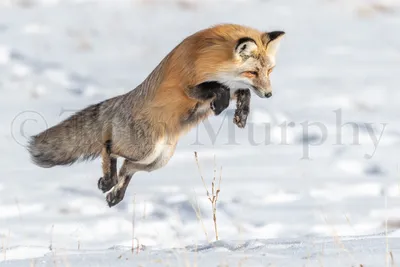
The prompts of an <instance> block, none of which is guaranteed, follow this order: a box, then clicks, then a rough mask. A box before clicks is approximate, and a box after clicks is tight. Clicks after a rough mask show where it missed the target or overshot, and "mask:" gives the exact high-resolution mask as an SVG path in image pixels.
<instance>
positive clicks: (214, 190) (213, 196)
mask: <svg viewBox="0 0 400 267" xmlns="http://www.w3.org/2000/svg"><path fill="white" fill-rule="evenodd" d="M194 157H195V159H196V163H197V168H198V169H199V173H200V178H201V180H202V182H203V186H204V189H205V190H206V193H207V198H208V200H209V201H210V202H211V207H212V212H213V221H214V230H215V239H216V240H218V239H219V236H218V224H217V202H218V196H219V193H220V192H221V179H222V168H221V173H220V176H219V181H218V188H215V182H216V179H217V168H216V160H215V156H214V177H213V180H212V183H211V193H212V194H211V195H210V192H209V191H208V189H207V186H206V182H205V180H204V176H203V174H202V173H201V168H200V164H199V157H198V155H197V152H194Z"/></svg>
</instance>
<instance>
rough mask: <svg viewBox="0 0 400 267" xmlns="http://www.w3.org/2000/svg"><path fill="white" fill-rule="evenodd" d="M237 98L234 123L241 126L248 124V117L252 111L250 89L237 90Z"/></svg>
mask: <svg viewBox="0 0 400 267" xmlns="http://www.w3.org/2000/svg"><path fill="white" fill-rule="evenodd" d="M235 96H236V99H237V102H236V110H235V115H234V116H233V123H235V124H236V125H237V126H238V127H239V128H244V127H245V126H246V122H247V117H248V115H249V111H250V97H251V94H250V91H249V90H248V89H241V90H237V91H236V92H235Z"/></svg>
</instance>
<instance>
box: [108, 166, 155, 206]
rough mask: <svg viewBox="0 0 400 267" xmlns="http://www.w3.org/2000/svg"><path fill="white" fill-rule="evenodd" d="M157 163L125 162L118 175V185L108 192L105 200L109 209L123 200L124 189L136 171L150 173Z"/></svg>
mask: <svg viewBox="0 0 400 267" xmlns="http://www.w3.org/2000/svg"><path fill="white" fill-rule="evenodd" d="M157 163H158V162H157V161H155V162H153V163H151V164H149V165H144V164H139V163H135V162H132V161H129V160H127V159H126V160H125V161H124V164H123V165H122V166H121V168H120V170H119V174H118V183H117V184H116V185H115V186H114V187H113V188H112V190H111V191H110V192H108V194H107V196H106V200H107V203H108V206H109V207H110V208H111V207H113V206H115V205H117V204H118V203H119V202H121V201H122V200H123V199H124V196H125V192H126V189H127V188H128V185H129V182H130V181H131V179H132V176H133V175H134V174H135V173H136V172H138V171H148V172H149V171H152V170H154V169H156V168H157Z"/></svg>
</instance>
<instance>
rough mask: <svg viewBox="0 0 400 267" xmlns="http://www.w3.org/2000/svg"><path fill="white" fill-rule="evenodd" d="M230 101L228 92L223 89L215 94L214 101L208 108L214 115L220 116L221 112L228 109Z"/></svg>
mask: <svg viewBox="0 0 400 267" xmlns="http://www.w3.org/2000/svg"><path fill="white" fill-rule="evenodd" d="M230 99H231V93H230V90H229V89H227V88H223V89H222V90H221V91H219V92H218V93H216V96H215V99H214V100H213V101H211V103H210V108H211V110H212V111H214V114H215V115H219V114H221V112H222V111H224V110H225V109H227V108H228V107H229V101H230Z"/></svg>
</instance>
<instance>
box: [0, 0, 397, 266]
mask: <svg viewBox="0 0 400 267" xmlns="http://www.w3.org/2000/svg"><path fill="white" fill-rule="evenodd" d="M399 8H400V1H378V0H371V1H344V0H341V1H322V0H303V1H296V0H289V1H277V0H271V1H260V0H247V1H244V0H242V1H231V2H226V1H215V2H214V1H172V0H169V1H139V0H137V1H127V0H126V1H125V0H121V1H106V0H102V1H84V0H80V1H76V0H65V1H60V0H24V1H22V0H21V1H0V94H1V97H0V111H1V112H0V125H1V126H2V127H0V136H1V137H2V142H1V143H0V151H2V152H3V155H2V160H1V161H0V170H1V178H0V240H1V241H0V244H1V246H0V266H11V267H15V266H35V267H37V266H78V267H81V266H85V267H86V266H149V267H153V266H201V267H203V266H204V267H205V266H207V267H209V266H220V267H221V266H252V267H253V266H255V267H257V266H324V267H326V266H379V267H380V266H395V264H398V259H399V257H400V256H399V253H400V251H399V250H400V239H399V238H400V230H399V228H400V217H399V214H400V213H399V207H400V175H399V159H398V151H399V149H400V124H399V123H398V120H399V115H398V114H399V111H400V105H399V100H398V99H399V98H400V91H399V90H398V88H397V87H398V84H399V83H400V68H399V64H400V50H399V47H400V38H399V36H398V34H396V33H397V32H399V29H400V16H399V12H400V9H399ZM221 22H234V23H240V24H246V25H250V26H253V27H256V28H259V29H266V30H280V29H283V30H285V31H286V32H287V34H286V36H285V38H284V40H283V42H282V45H281V48H280V51H279V53H278V56H277V66H276V68H275V70H274V72H273V74H272V78H271V79H272V86H273V97H272V98H270V99H267V100H266V99H260V98H258V97H256V96H255V95H253V96H252V102H251V112H250V116H249V119H248V124H247V126H246V128H245V129H238V128H237V127H235V126H234V125H233V124H232V115H233V109H234V107H235V105H234V104H232V105H231V106H230V108H229V110H227V111H225V112H224V113H222V114H221V115H220V116H217V117H212V118H210V119H209V120H208V121H205V122H204V123H203V124H201V125H199V127H197V128H195V129H193V130H192V131H190V132H189V133H188V134H187V135H186V136H184V137H183V138H182V139H181V141H180V143H179V145H178V148H177V151H176V153H175V155H174V157H173V158H172V159H171V161H170V162H169V163H168V165H167V166H166V167H164V168H163V169H161V170H157V171H154V172H152V173H138V174H136V175H135V176H134V178H133V181H132V182H131V184H130V186H129V188H128V191H127V195H126V197H125V199H124V201H123V202H121V203H120V204H119V205H118V206H116V207H114V208H111V209H110V208H108V206H107V205H106V202H105V199H104V195H103V194H102V193H101V192H100V191H99V190H98V189H97V181H98V178H99V177H100V176H101V167H100V166H101V163H100V160H95V161H93V162H89V163H79V164H76V165H73V166H70V167H55V168H52V169H42V168H39V167H37V166H35V165H33V164H32V163H31V162H30V159H29V155H28V153H27V151H26V149H25V147H24V145H25V144H26V141H27V137H29V136H30V135H33V134H35V133H38V132H39V131H42V130H44V129H45V128H46V127H49V126H52V125H54V124H56V123H58V122H59V121H61V120H63V119H65V118H67V117H68V116H69V115H71V114H72V113H73V112H75V111H77V110H79V109H81V108H83V107H85V106H87V105H89V104H93V103H96V102H100V101H102V100H104V99H106V98H109V97H113V96H115V95H118V94H122V93H124V92H127V91H128V90H131V89H133V88H134V87H135V86H136V85H138V84H139V83H140V82H141V81H142V80H143V79H144V78H145V77H146V75H148V74H149V73H150V71H151V70H152V69H153V68H154V67H155V66H156V65H157V64H158V62H159V61H160V60H161V59H162V58H163V57H164V56H165V55H166V54H167V53H168V52H169V51H170V50H171V49H172V48H173V47H174V46H175V45H176V44H177V43H178V42H179V41H180V40H182V39H183V38H185V37H186V36H187V35H189V34H191V33H193V32H195V31H197V30H200V29H202V28H205V27H208V26H210V25H213V24H216V23H221ZM349 122H351V123H352V124H346V123H349ZM194 151H197V152H198V155H199V161H200V166H201V171H202V174H203V176H204V179H205V181H206V186H207V187H208V190H210V187H211V181H212V177H213V175H214V169H216V170H217V172H216V173H217V175H219V172H220V168H221V167H222V182H221V192H220V194H219V200H218V207H217V222H218V232H219V237H220V241H217V242H215V237H214V223H213V216H212V210H211V204H210V202H209V200H208V199H207V197H206V192H205V189H204V186H203V183H202V181H201V178H200V174H199V171H198V168H197V165H196V162H195V159H194ZM214 165H216V166H215V167H214ZM132 240H133V241H132ZM208 241H210V242H208ZM132 242H133V244H134V245H133V246H134V248H135V251H134V253H132V251H131V248H132ZM136 247H139V249H136Z"/></svg>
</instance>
